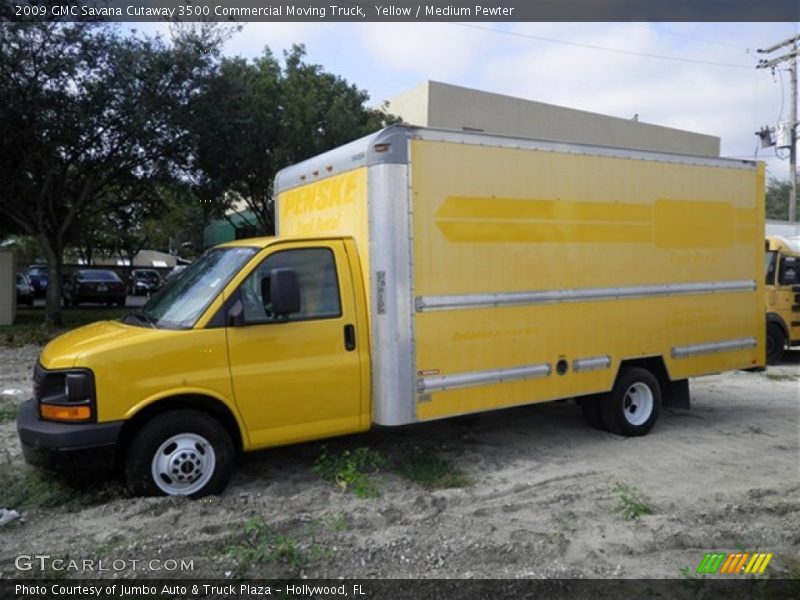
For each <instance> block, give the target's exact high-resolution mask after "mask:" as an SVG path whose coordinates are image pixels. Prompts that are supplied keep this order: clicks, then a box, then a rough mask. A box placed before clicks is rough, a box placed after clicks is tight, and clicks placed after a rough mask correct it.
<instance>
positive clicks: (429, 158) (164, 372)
mask: <svg viewBox="0 0 800 600" xmlns="http://www.w3.org/2000/svg"><path fill="white" fill-rule="evenodd" d="M275 193H276V202H277V209H276V210H277V219H278V228H279V236H278V237H274V238H259V239H251V240H238V241H236V242H232V243H229V244H224V245H222V246H218V247H216V248H212V249H210V250H209V251H207V252H206V253H205V254H204V255H203V256H202V257H201V258H199V259H198V260H197V261H196V262H195V263H194V264H193V265H191V266H190V267H188V268H187V269H186V270H185V271H184V272H183V273H181V275H180V276H179V277H176V278H175V279H174V280H173V281H172V282H170V283H169V284H168V285H167V286H166V287H165V288H164V289H163V290H162V291H161V292H160V293H159V294H157V295H155V296H153V297H152V298H151V299H150V300H149V301H148V303H147V304H146V305H145V306H144V307H143V308H142V309H141V310H138V311H134V312H132V313H130V314H129V315H127V316H126V317H124V318H123V319H122V320H121V321H118V322H104V323H98V324H94V325H90V326H87V327H84V328H81V329H77V330H74V331H72V332H69V333H67V334H65V335H64V336H62V337H60V338H58V339H56V340H54V341H53V342H51V343H50V344H49V345H48V346H46V347H45V348H44V350H43V352H42V354H41V357H40V360H39V364H38V365H37V367H36V372H35V376H34V381H35V387H34V396H35V397H34V398H33V399H32V400H31V401H29V402H28V403H26V404H25V407H24V409H23V411H22V412H21V414H20V416H19V420H18V424H19V433H20V438H21V441H22V445H23V449H24V452H25V456H26V458H27V459H28V460H29V461H30V462H34V463H36V464H45V465H48V464H49V465H52V464H62V463H64V461H65V460H72V461H74V460H76V459H77V460H79V461H80V464H81V465H82V466H83V467H84V468H86V465H87V464H88V461H89V460H92V461H93V462H95V463H96V462H100V463H101V465H100V466H104V467H114V466H117V467H119V468H121V469H122V470H123V471H124V473H125V476H126V479H127V481H128V484H129V486H130V487H131V489H132V490H133V491H134V492H135V493H139V494H183V495H190V496H195V497H196V496H201V495H204V494H208V493H214V492H219V491H220V490H222V489H223V488H224V486H225V484H226V482H227V480H228V477H229V475H230V471H231V469H232V458H233V456H234V455H235V453H236V452H238V451H247V450H254V449H258V448H265V447H269V446H275V445H280V444H289V443H294V442H300V441H306V440H314V439H320V438H324V437H329V436H335V435H343V434H348V433H352V432H358V431H364V430H367V429H369V428H370V427H372V426H373V425H374V424H377V425H384V426H394V425H405V424H409V423H415V422H419V421H428V420H432V419H440V418H444V417H449V416H453V415H462V414H467V413H475V412H479V411H486V410H494V409H498V408H503V407H510V406H517V405H521V404H526V403H534V402H546V401H551V400H558V399H564V398H576V399H577V400H578V401H579V402H580V404H581V405H582V407H583V410H584V413H585V415H586V417H587V419H588V421H589V422H590V424H591V425H593V426H595V427H600V428H604V429H607V430H609V431H611V432H613V433H616V434H620V435H628V436H635V435H643V434H645V433H647V432H648V431H649V430H650V429H651V427H652V426H653V424H654V423H655V421H656V419H657V418H658V414H659V410H660V407H661V406H662V405H675V406H684V407H688V402H689V390H688V378H690V377H694V376H699V375H704V374H709V373H717V372H720V371H726V370H731V369H743V368H753V367H760V366H762V365H763V364H764V359H765V346H764V335H765V329H764V310H765V306H764V256H763V228H764V212H763V211H764V207H763V195H764V170H763V166H761V165H757V164H755V163H752V162H746V161H739V160H720V159H711V158H699V157H692V156H679V155H672V154H656V153H650V152H639V151H630V150H623V149H617V148H606V147H596V146H582V145H573V144H563V143H552V142H546V141H534V140H525V139H516V138H508V137H495V136H489V135H482V134H474V133H463V132H454V131H439V130H432V129H421V128H414V127H408V126H392V127H389V128H387V129H384V130H382V131H379V132H377V133H375V134H373V135H370V136H367V137H365V138H362V139H360V140H357V141H355V142H352V143H350V144H347V145H345V146H343V147H341V148H338V149H336V150H333V151H331V152H327V153H325V154H322V155H320V156H317V157H315V158H312V159H310V160H308V161H305V162H303V163H300V164H297V165H295V166H292V167H289V168H287V169H285V170H283V171H282V172H281V173H280V174H279V175H278V177H277V180H276V190H275Z"/></svg>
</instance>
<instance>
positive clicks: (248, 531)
mask: <svg viewBox="0 0 800 600" xmlns="http://www.w3.org/2000/svg"><path fill="white" fill-rule="evenodd" d="M225 554H226V555H228V556H230V557H231V558H233V559H234V561H235V563H236V566H235V568H234V575H235V576H236V577H242V576H244V574H245V573H247V571H248V570H249V569H250V568H251V567H253V566H255V565H266V564H277V565H282V566H283V567H284V568H286V569H287V570H288V571H289V573H290V574H291V575H292V576H295V575H297V574H299V573H300V571H301V570H302V568H303V567H305V566H306V565H307V564H308V563H309V561H310V555H309V550H308V549H306V548H304V547H303V545H301V543H300V542H299V541H298V540H296V539H295V538H293V537H291V536H289V535H286V534H283V533H280V532H277V531H275V530H274V529H273V528H272V527H270V526H269V525H268V524H267V523H265V522H264V521H262V520H260V519H251V520H249V521H247V523H245V525H244V538H243V539H242V541H241V542H240V543H239V544H236V545H234V546H229V547H228V548H227V549H226V550H225ZM314 554H315V555H316V554H317V553H316V552H314Z"/></svg>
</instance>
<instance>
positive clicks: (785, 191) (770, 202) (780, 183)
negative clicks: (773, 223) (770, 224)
mask: <svg viewBox="0 0 800 600" xmlns="http://www.w3.org/2000/svg"><path fill="white" fill-rule="evenodd" d="M790 188H791V184H790V183H789V181H788V180H781V179H775V178H774V177H770V179H769V182H768V183H767V193H766V213H767V218H768V219H776V220H779V221H786V220H788V219H789V189H790Z"/></svg>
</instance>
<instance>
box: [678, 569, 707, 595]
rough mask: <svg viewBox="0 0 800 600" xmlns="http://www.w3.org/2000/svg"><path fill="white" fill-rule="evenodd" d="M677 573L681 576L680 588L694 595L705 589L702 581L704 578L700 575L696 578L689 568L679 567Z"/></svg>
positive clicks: (704, 583)
mask: <svg viewBox="0 0 800 600" xmlns="http://www.w3.org/2000/svg"><path fill="white" fill-rule="evenodd" d="M678 572H679V573H680V574H681V578H682V581H681V587H682V588H684V589H686V590H689V591H690V592H693V593H694V594H699V593H700V591H701V590H702V589H703V588H704V587H705V585H706V582H705V581H704V577H703V576H702V575H701V576H699V577H698V576H697V575H695V573H694V571H692V570H691V569H690V568H689V567H681V568H680V569H678Z"/></svg>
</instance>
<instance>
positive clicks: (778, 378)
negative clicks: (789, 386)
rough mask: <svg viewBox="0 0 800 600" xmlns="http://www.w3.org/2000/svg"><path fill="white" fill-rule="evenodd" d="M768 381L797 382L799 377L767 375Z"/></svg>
mask: <svg viewBox="0 0 800 600" xmlns="http://www.w3.org/2000/svg"><path fill="white" fill-rule="evenodd" d="M765 375H766V377H767V379H769V380H771V381H796V380H797V377H796V376H795V375H787V374H785V373H769V372H767V373H765Z"/></svg>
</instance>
